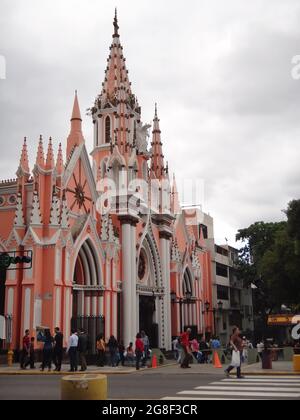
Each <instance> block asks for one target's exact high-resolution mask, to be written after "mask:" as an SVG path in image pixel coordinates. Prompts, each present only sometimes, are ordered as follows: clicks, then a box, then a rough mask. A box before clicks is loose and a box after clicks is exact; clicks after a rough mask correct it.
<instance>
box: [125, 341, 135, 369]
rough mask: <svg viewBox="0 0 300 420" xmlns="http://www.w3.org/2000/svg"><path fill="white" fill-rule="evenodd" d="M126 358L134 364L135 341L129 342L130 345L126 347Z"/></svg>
mask: <svg viewBox="0 0 300 420" xmlns="http://www.w3.org/2000/svg"><path fill="white" fill-rule="evenodd" d="M126 360H127V362H128V363H129V364H130V365H131V366H134V350H133V343H129V346H128V347H127V349H126Z"/></svg>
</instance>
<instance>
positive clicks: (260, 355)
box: [257, 341, 265, 359]
mask: <svg viewBox="0 0 300 420" xmlns="http://www.w3.org/2000/svg"><path fill="white" fill-rule="evenodd" d="M264 348H265V345H264V343H263V342H262V341H261V342H260V343H258V344H257V352H258V355H259V357H260V358H261V359H262V354H263V351H264Z"/></svg>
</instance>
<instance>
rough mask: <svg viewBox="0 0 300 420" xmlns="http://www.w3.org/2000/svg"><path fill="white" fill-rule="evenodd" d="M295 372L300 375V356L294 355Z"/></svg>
mask: <svg viewBox="0 0 300 420" xmlns="http://www.w3.org/2000/svg"><path fill="white" fill-rule="evenodd" d="M294 372H298V373H300V354H299V355H298V354H295V355H294Z"/></svg>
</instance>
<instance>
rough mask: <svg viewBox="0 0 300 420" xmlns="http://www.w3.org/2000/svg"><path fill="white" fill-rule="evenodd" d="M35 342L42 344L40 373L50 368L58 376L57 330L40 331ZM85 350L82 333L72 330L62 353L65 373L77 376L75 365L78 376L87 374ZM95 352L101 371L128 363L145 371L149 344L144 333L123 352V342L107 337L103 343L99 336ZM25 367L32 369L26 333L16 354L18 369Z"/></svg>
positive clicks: (61, 344) (60, 345)
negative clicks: (66, 358) (66, 360)
mask: <svg viewBox="0 0 300 420" xmlns="http://www.w3.org/2000/svg"><path fill="white" fill-rule="evenodd" d="M36 340H37V342H39V343H43V349H42V364H41V366H40V370H41V371H42V372H44V370H45V369H48V372H51V370H52V365H53V364H54V366H55V371H56V372H60V371H61V368H62V360H63V356H64V336H63V334H62V333H61V331H60V329H59V328H55V333H54V335H52V334H51V331H50V329H44V330H40V331H38V334H37V338H36ZM88 350H89V338H88V335H87V334H86V332H85V331H84V330H83V329H81V330H79V331H76V330H72V332H71V336H70V337H69V340H68V346H67V349H66V352H67V354H68V356H69V360H70V370H69V372H77V371H78V365H79V363H80V368H81V369H80V371H81V372H85V371H86V370H87V360H86V357H87V353H88ZM96 350H97V365H98V366H99V367H104V366H105V364H106V363H107V362H108V363H109V364H110V365H111V367H113V368H114V367H117V366H119V365H120V364H121V365H122V366H125V363H126V362H128V363H129V364H130V365H131V366H134V364H135V366H136V369H137V370H139V369H140V367H145V366H146V364H147V360H148V358H149V354H150V342H149V338H148V336H147V334H146V333H145V331H142V332H141V333H138V334H137V336H136V341H135V346H134V345H133V343H129V345H128V346H127V348H125V346H124V342H123V341H120V342H118V340H117V339H116V338H115V337H114V336H111V337H110V339H109V340H108V342H107V343H106V342H105V338H104V336H103V335H99V336H98V337H97V339H96ZM107 356H108V357H107ZM107 359H109V360H107ZM28 366H30V369H35V368H36V367H35V338H34V337H30V331H29V330H26V331H25V335H24V337H23V342H22V351H21V354H20V367H21V369H23V370H25V369H27V367H28Z"/></svg>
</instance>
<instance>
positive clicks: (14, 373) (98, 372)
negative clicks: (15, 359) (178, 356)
mask: <svg viewBox="0 0 300 420" xmlns="http://www.w3.org/2000/svg"><path fill="white" fill-rule="evenodd" d="M170 366H174V365H173V364H167V365H159V366H157V368H155V369H153V368H151V367H150V368H141V369H140V370H136V369H130V370H128V371H105V370H93V371H86V372H80V371H78V372H67V371H65V372H64V371H63V372H54V371H52V372H41V371H40V370H39V369H36V370H32V371H31V370H13V371H9V372H5V371H3V370H0V376H72V375H86V374H91V375H94V374H95V375H107V376H109V375H133V374H138V373H143V372H149V371H150V370H159V369H163V368H166V367H170Z"/></svg>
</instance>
